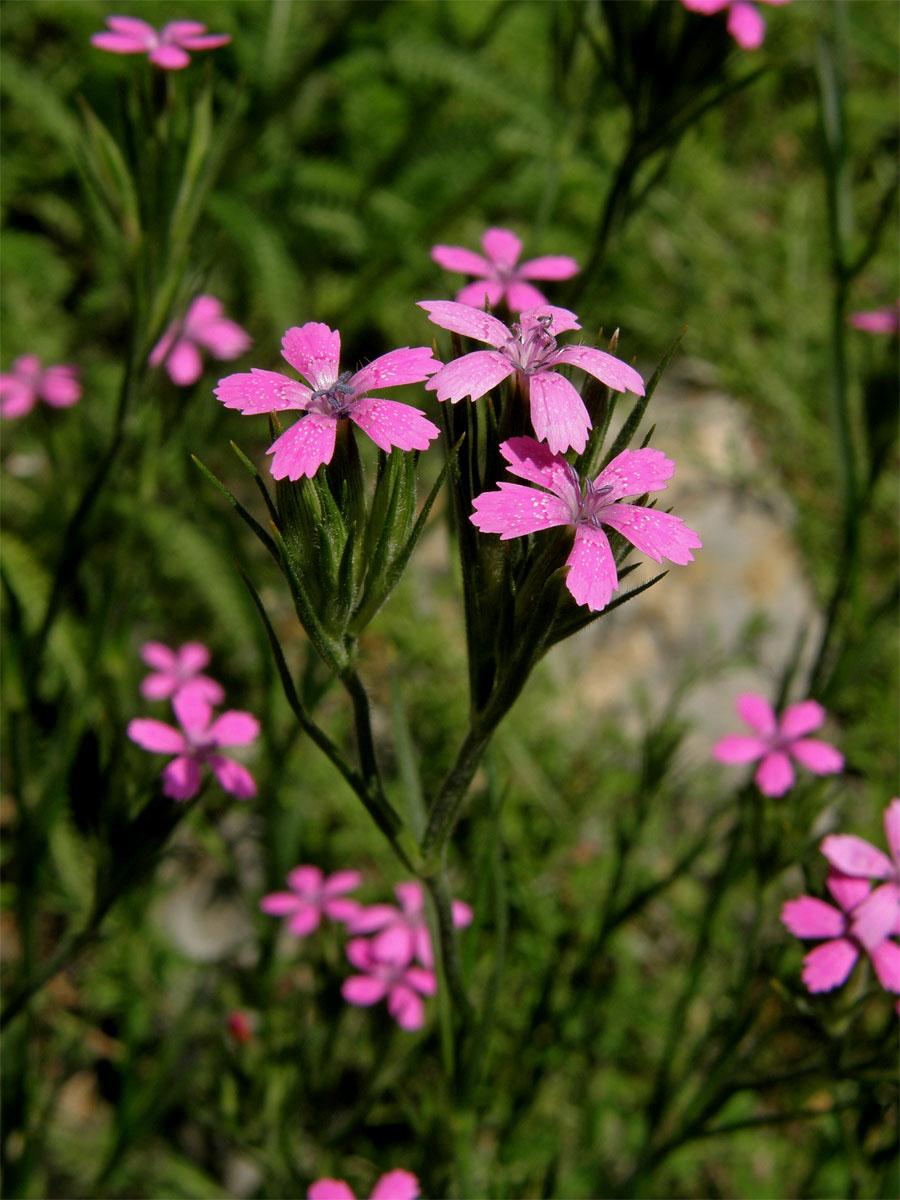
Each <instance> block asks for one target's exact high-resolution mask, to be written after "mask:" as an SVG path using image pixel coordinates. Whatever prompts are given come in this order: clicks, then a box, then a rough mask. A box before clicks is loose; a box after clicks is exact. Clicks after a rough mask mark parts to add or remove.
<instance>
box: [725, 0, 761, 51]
mask: <svg viewBox="0 0 900 1200" xmlns="http://www.w3.org/2000/svg"><path fill="white" fill-rule="evenodd" d="M728 32H729V33H730V34H731V36H732V37H733V38H734V40H735V41H736V42H737V44H738V45H739V46H740V47H741V49H742V50H757V49H759V47H760V46H761V45H762V44H763V38H764V37H765V36H766V23H765V21H764V20H763V18H762V17H761V16H760V15H759V12H758V11H757V9H756V6H755V5H753V4H749V3H747V0H735V3H734V4H732V6H731V8H730V9H729V12H728Z"/></svg>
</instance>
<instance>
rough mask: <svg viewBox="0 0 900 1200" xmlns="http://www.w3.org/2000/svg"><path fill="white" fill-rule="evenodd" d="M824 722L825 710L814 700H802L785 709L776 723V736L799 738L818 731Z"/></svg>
mask: <svg viewBox="0 0 900 1200" xmlns="http://www.w3.org/2000/svg"><path fill="white" fill-rule="evenodd" d="M824 721H825V709H824V708H823V707H822V705H821V704H817V703H816V701H815V700H804V701H803V702H802V703H801V704H792V705H791V706H790V707H789V708H786V709H785V710H784V712H783V713H782V715H781V720H780V721H779V722H778V736H779V737H782V738H799V737H803V736H804V735H805V734H807V733H812V731H813V730H814V729H818V728H819V726H820V725H822V724H823V723H824Z"/></svg>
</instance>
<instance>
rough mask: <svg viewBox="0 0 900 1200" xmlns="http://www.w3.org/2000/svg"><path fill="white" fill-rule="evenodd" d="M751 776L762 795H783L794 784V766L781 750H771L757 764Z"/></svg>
mask: <svg viewBox="0 0 900 1200" xmlns="http://www.w3.org/2000/svg"><path fill="white" fill-rule="evenodd" d="M753 778H754V781H755V783H756V786H757V787H758V788H759V790H760V791H761V792H762V794H763V795H764V796H783V795H784V793H785V792H787V791H789V790H790V788H792V787H793V786H794V768H793V767H792V766H791V760H790V759H789V758H788V756H787V755H786V754H785V753H784V751H783V750H773V751H771V752H770V753H769V754H767V755H766V756H765V758H764V759H763V760H762V762H761V763H760V764H759V766H758V767H757V770H756V774H755V775H754V776H753Z"/></svg>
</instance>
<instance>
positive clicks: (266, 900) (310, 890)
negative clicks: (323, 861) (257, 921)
mask: <svg viewBox="0 0 900 1200" xmlns="http://www.w3.org/2000/svg"><path fill="white" fill-rule="evenodd" d="M361 883H362V875H360V873H359V871H335V873H334V874H333V875H329V876H328V877H327V878H326V877H325V876H324V875H323V874H322V872H321V870H320V869H319V868H318V867H309V866H306V867H295V868H294V869H293V871H291V872H290V873H289V874H288V877H287V885H288V887H289V888H290V889H291V890H290V891H289V892H270V893H269V895H268V896H263V898H262V899H261V900H260V902H259V907H260V909H261V910H262V911H263V912H264V913H268V914H269V915H270V916H274V917H287V918H288V920H287V927H288V929H289V930H290V932H291V933H292V934H293V935H294V936H295V937H306V935H307V934H308V933H312V931H313V930H314V929H317V928H318V926H319V922H320V921H321V920H322V915H323V914H324V915H325V916H326V917H330V918H331V920H332V921H350V920H351V919H352V918H354V917H355V916H356V915H357V913H358V912H359V911H360V905H359V904H358V903H357V901H356V900H350V899H348V898H347V897H346V896H344V894H343V893H344V892H352V891H353V890H354V889H355V888H358V887H359V885H360V884H361Z"/></svg>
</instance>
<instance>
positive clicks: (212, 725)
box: [128, 688, 259, 800]
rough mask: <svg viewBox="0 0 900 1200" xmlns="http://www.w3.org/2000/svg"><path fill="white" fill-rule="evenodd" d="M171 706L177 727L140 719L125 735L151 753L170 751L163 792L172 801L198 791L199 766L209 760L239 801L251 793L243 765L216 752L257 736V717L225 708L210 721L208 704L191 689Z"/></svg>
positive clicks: (253, 790)
mask: <svg viewBox="0 0 900 1200" xmlns="http://www.w3.org/2000/svg"><path fill="white" fill-rule="evenodd" d="M172 708H173V709H174V710H175V716H176V717H177V719H178V723H179V725H180V726H181V729H180V730H178V729H175V728H174V727H173V726H171V725H166V724H165V722H164V721H155V720H153V719H152V718H150V717H139V718H137V719H136V720H134V721H130V722H129V724H128V736H129V737H130V738H131V740H132V741H133V742H137V744H138V745H139V746H143V748H144V749H145V750H150V751H152V752H153V753H154V754H174V755H176V757H175V758H173V759H172V761H171V762H170V763H169V765H168V766H167V767H166V768H165V769H164V770H163V792H164V793H165V794H166V795H167V796H171V797H172V799H173V800H189V799H190V798H191V796H196V794H197V792H198V791H199V790H200V768H201V766H202V765H203V764H204V763H209V765H210V767H211V768H212V772H213V774H214V775H215V777H216V779H218V781H219V783H220V784H221V786H222V787H223V788H224V789H225V791H226V792H231V794H232V795H233V796H237V797H238V798H239V799H240V800H247V799H248V798H249V797H250V796H255V795H256V784H255V783H254V782H253V776H252V775H251V774H250V772H249V771H248V770H247V768H246V767H242V766H241V764H240V763H237V762H235V761H234V759H231V758H225V757H223V756H222V755H221V754H219V753H218V751H219V749H220V748H221V747H223V746H246V745H247V744H248V743H249V742H252V741H253V740H254V739H255V738H256V736H257V735H258V734H259V721H257V719H256V717H253V716H251V715H250V713H247V712H237V711H235V710H234V709H230V710H229V711H228V712H224V713H222V714H221V716H218V717H216V719H215V720H214V721H213V720H212V708H211V707H210V705H209V704H208V703H207V701H206V700H205V699H204V698H203V697H202V696H200V695H198V694H197V692H196V691H194V690H193V689H192V688H183V689H182V690H181V691H180V692H176V693H175V695H174V696H173V697H172Z"/></svg>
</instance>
